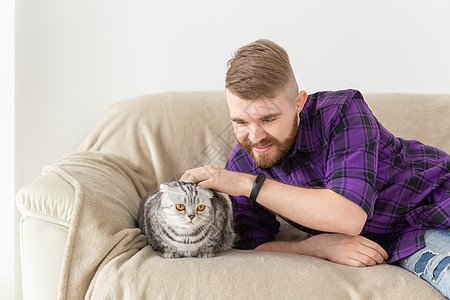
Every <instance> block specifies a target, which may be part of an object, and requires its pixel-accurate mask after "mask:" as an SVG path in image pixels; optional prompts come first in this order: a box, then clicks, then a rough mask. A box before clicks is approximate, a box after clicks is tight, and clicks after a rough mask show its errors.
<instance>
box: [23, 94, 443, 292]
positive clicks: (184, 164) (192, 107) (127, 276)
mask: <svg viewBox="0 0 450 300" xmlns="http://www.w3.org/2000/svg"><path fill="white" fill-rule="evenodd" d="M365 99H366V101H367V102H368V103H369V106H370V107H371V109H372V110H373V112H374V113H375V115H376V116H377V117H378V119H379V120H380V121H381V122H382V123H383V124H384V125H385V127H387V128H388V129H390V130H391V131H392V132H393V133H395V134H396V135H397V136H400V137H403V138H406V139H418V140H421V141H422V142H424V143H427V144H431V145H434V146H437V147H439V148H441V149H443V150H445V151H447V152H450V138H449V132H450V121H449V118H448V112H449V111H450V95H412V94H367V95H365ZM234 144H235V138H234V135H233V131H232V128H231V125H230V122H229V119H228V110H227V107H226V103H225V99H224V93H223V92H172V93H162V94H155V95H148V96H143V97H138V98H135V99H130V100H125V101H121V102H119V103H117V104H115V105H113V106H112V107H111V108H110V109H108V111H106V112H105V114H104V115H103V116H102V117H101V118H100V119H99V121H98V123H97V125H96V126H95V127H94V128H93V130H92V132H91V133H90V134H89V136H88V137H87V138H86V139H85V141H84V142H83V143H82V145H81V146H80V147H79V149H78V150H77V152H75V153H72V154H69V155H68V156H66V157H64V158H62V159H61V160H60V161H58V162H56V163H55V164H54V165H52V166H48V167H46V168H45V169H44V171H43V173H42V176H41V177H39V178H37V179H36V180H35V181H34V182H32V183H30V184H28V185H26V186H24V187H23V188H22V189H21V190H20V191H19V192H18V194H17V196H16V204H17V207H18V209H19V211H20V212H21V214H22V218H21V220H20V246H21V247H20V248H21V249H20V251H21V252H20V254H21V262H22V281H23V295H24V298H25V299H55V298H57V297H58V295H59V298H61V299H80V298H83V297H85V296H86V297H88V298H93V299H153V298H157V299H424V298H427V299H440V298H441V295H440V294H439V292H437V291H436V290H435V289H434V288H432V287H431V286H430V285H429V284H428V283H426V282H425V281H423V280H421V279H420V278H418V277H416V276H415V275H413V274H411V273H409V272H407V271H405V270H403V269H401V268H399V267H396V266H392V265H387V264H383V265H378V266H375V267H370V268H353V267H347V266H342V265H338V264H334V263H331V262H329V261H325V260H321V259H317V258H313V257H306V256H300V255H293V254H282V253H269V252H257V251H242V250H231V251H229V252H226V253H223V254H220V255H218V256H217V257H215V258H211V259H196V258H183V259H177V260H167V259H162V258H161V255H160V253H158V252H154V251H153V250H152V249H151V248H150V247H149V246H146V245H145V239H143V236H142V235H141V234H140V231H139V230H138V229H136V228H135V226H134V222H135V218H136V213H137V207H138V206H137V204H138V202H139V198H140V197H141V196H142V195H144V194H145V193H146V192H147V191H149V190H152V189H154V188H156V187H157V186H158V185H159V183H161V182H163V181H169V180H174V179H177V178H179V177H180V176H181V174H182V173H183V171H184V170H186V169H188V168H192V167H195V166H201V165H204V164H213V165H216V166H224V164H225V162H226V159H227V156H228V155H229V153H230V152H231V150H232V147H233V146H234ZM292 237H295V238H302V237H303V235H302V234H301V233H298V232H296V231H295V230H293V228H292V227H290V226H289V225H287V224H286V223H284V224H283V225H282V231H281V233H280V234H279V236H278V238H279V239H284V238H292Z"/></svg>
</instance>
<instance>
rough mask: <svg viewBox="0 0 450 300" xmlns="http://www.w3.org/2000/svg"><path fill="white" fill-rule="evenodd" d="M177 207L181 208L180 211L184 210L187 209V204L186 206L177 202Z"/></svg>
mask: <svg viewBox="0 0 450 300" xmlns="http://www.w3.org/2000/svg"><path fill="white" fill-rule="evenodd" d="M175 207H176V208H177V210H179V211H182V210H184V209H185V206H184V204H177V205H175Z"/></svg>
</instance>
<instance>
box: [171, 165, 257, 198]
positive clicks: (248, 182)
mask: <svg viewBox="0 0 450 300" xmlns="http://www.w3.org/2000/svg"><path fill="white" fill-rule="evenodd" d="M254 180H255V176H254V175H250V174H244V173H237V172H232V171H228V170H224V169H219V168H217V167H214V166H210V165H207V166H203V167H200V168H195V169H191V170H187V171H186V172H184V174H183V176H181V178H180V181H185V182H192V183H195V184H199V185H201V186H204V187H205V188H208V189H213V190H215V191H218V192H222V193H226V194H228V195H231V196H247V197H248V196H249V195H250V192H251V188H252V186H253V181H254Z"/></svg>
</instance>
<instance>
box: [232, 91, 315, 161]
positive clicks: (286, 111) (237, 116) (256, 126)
mask: <svg viewBox="0 0 450 300" xmlns="http://www.w3.org/2000/svg"><path fill="white" fill-rule="evenodd" d="M226 98H227V104H228V108H229V110H230V118H231V120H232V122H233V128H234V132H235V134H236V137H237V140H238V143H239V145H240V146H241V148H242V149H244V151H246V152H247V153H248V154H249V155H250V156H251V157H253V159H254V160H255V162H256V164H257V165H258V166H260V167H262V168H270V167H273V166H274V165H276V164H278V163H279V162H280V161H281V160H282V159H283V157H284V156H285V155H286V154H287V153H288V152H289V150H290V149H291V147H292V145H293V144H294V143H295V139H296V137H297V131H298V124H299V117H298V114H299V113H300V111H301V109H302V108H303V105H304V101H305V100H306V92H304V91H302V92H300V93H299V94H298V95H297V97H295V96H294V95H292V93H291V95H290V96H289V93H280V95H279V96H277V97H275V98H274V99H265V98H263V99H258V100H251V101H249V100H243V99H240V98H239V97H237V96H236V95H234V94H232V93H231V92H230V91H228V90H227V91H226Z"/></svg>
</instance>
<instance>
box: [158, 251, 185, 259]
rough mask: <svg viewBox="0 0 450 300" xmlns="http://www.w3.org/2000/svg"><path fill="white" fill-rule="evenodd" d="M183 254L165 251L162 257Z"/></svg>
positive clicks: (173, 256) (178, 256)
mask: <svg viewBox="0 0 450 300" xmlns="http://www.w3.org/2000/svg"><path fill="white" fill-rule="evenodd" d="M180 257H181V255H180V254H179V253H176V252H164V253H163V255H162V258H180Z"/></svg>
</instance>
